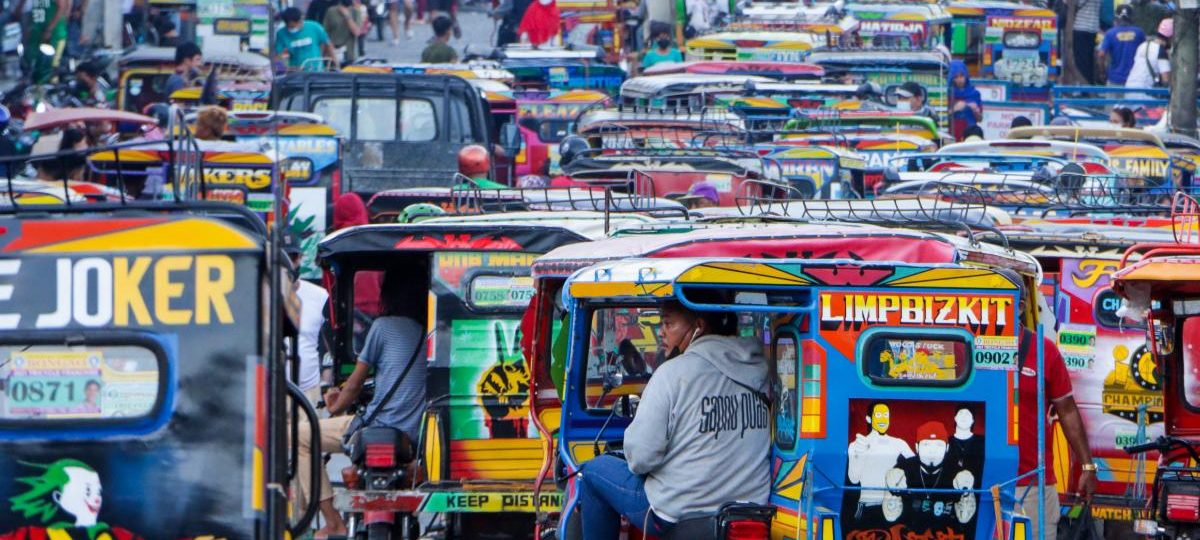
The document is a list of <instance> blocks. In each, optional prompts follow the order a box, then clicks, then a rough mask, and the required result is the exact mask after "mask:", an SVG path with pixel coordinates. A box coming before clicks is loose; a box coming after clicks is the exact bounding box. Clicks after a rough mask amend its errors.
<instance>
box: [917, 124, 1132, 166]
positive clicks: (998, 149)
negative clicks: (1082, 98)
mask: <svg viewBox="0 0 1200 540" xmlns="http://www.w3.org/2000/svg"><path fill="white" fill-rule="evenodd" d="M1018 129H1024V128H1018ZM1014 131H1015V130H1014ZM941 152H945V153H949V154H972V153H977V154H981V155H984V154H1006V155H1022V154H1028V155H1035V156H1053V157H1060V156H1070V157H1071V158H1072V159H1079V158H1086V159H1094V160H1105V159H1108V154H1107V153H1105V151H1104V150H1102V149H1100V147H1098V146H1096V145H1093V144H1088V143H1082V142H1071V141H1059V140H1040V139H1022V140H1005V141H971V142H961V143H956V144H948V145H946V146H943V147H942V148H941V149H940V150H938V153H941Z"/></svg>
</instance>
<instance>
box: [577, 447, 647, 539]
mask: <svg viewBox="0 0 1200 540" xmlns="http://www.w3.org/2000/svg"><path fill="white" fill-rule="evenodd" d="M576 485H577V487H578V488H579V504H580V506H581V507H582V508H581V509H580V512H581V513H580V517H582V518H583V540H616V538H617V537H618V535H619V534H620V532H621V516H625V518H626V519H628V520H629V523H631V524H632V525H633V526H635V527H637V528H638V529H641V528H642V527H643V525H644V524H648V525H646V528H647V529H649V531H646V532H648V533H650V534H654V535H656V536H657V535H661V534H663V533H664V532H666V530H667V528H668V527H669V526H670V524H669V523H668V522H666V521H664V520H662V519H661V518H659V517H658V516H656V515H654V513H653V512H651V511H650V501H649V500H647V499H646V481H645V479H643V478H642V477H641V476H638V475H636V474H633V471H630V470H629V464H627V463H625V460H623V459H621V458H619V457H616V456H610V455H603V456H596V457H595V458H593V459H592V460H591V461H589V462H587V463H584V464H583V472H581V473H580V474H579V482H578V483H577V484H576ZM647 514H650V515H649V517H647Z"/></svg>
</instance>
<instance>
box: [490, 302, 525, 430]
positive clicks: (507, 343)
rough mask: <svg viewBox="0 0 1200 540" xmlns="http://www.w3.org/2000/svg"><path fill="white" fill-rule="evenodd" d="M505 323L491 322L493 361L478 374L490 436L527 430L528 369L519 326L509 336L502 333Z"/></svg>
mask: <svg viewBox="0 0 1200 540" xmlns="http://www.w3.org/2000/svg"><path fill="white" fill-rule="evenodd" d="M505 326H507V325H506V324H504V323H502V322H501V321H495V322H493V325H492V328H493V329H494V330H495V336H496V341H495V347H496V364H495V365H493V366H492V367H491V368H490V369H488V370H487V371H484V372H483V376H482V377H480V378H479V403H480V405H482V406H483V410H484V411H486V412H487V415H488V417H487V418H485V419H484V420H485V422H487V426H488V430H489V431H490V432H491V438H493V439H498V438H515V437H523V436H525V435H526V434H527V433H528V432H529V399H528V398H529V371H527V370H526V369H525V361H524V357H523V356H522V355H521V347H520V343H521V330H520V325H518V326H517V328H516V333H515V335H512V334H507V335H511V336H512V337H511V339H506V338H505V336H506V334H505Z"/></svg>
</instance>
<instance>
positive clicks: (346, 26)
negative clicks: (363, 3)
mask: <svg viewBox="0 0 1200 540" xmlns="http://www.w3.org/2000/svg"><path fill="white" fill-rule="evenodd" d="M324 22H325V33H326V34H328V35H329V42H330V43H332V44H333V49H334V54H335V56H337V59H338V61H339V62H342V63H344V64H352V63H354V61H355V60H357V59H358V47H357V45H358V36H359V35H361V34H363V33H364V32H363V22H364V21H363V17H362V13H361V12H360V11H359V10H357V9H354V0H339V1H338V3H337V5H335V6H333V7H331V8H329V9H328V10H326V11H325V21H324Z"/></svg>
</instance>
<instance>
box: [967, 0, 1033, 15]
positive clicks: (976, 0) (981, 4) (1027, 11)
mask: <svg viewBox="0 0 1200 540" xmlns="http://www.w3.org/2000/svg"><path fill="white" fill-rule="evenodd" d="M946 10H947V11H949V12H950V13H951V14H954V15H973V14H974V13H972V11H974V10H1011V11H1019V12H1021V13H1020V15H1019V16H1021V17H1053V16H1054V11H1053V10H1049V9H1046V8H1043V7H1039V6H1035V5H1030V4H1023V3H1021V2H1005V1H1003V0H955V1H954V2H951V3H949V4H946ZM979 14H980V15H984V14H985V13H979Z"/></svg>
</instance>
